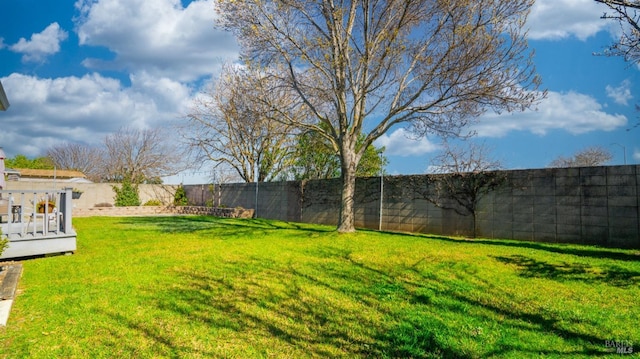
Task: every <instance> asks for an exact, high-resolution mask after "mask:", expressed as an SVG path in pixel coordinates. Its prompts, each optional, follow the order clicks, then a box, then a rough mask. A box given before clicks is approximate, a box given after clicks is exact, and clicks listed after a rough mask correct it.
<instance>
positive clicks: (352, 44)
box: [217, 0, 544, 232]
mask: <svg viewBox="0 0 640 359" xmlns="http://www.w3.org/2000/svg"><path fill="white" fill-rule="evenodd" d="M533 2H534V1H533V0H512V1H504V0H485V1H477V0H246V1H235V0H217V10H218V12H219V14H220V15H221V16H220V21H221V26H222V27H223V28H225V29H227V30H229V31H232V32H233V33H234V34H235V35H236V36H237V38H238V39H239V42H240V44H241V47H242V55H243V57H244V58H245V59H250V60H252V61H256V62H259V63H260V64H262V65H264V68H265V70H264V71H265V72H270V73H269V74H270V75H271V76H272V77H273V78H274V79H275V80H273V81H271V83H272V84H277V85H278V86H279V87H278V88H272V89H269V91H274V90H280V91H288V92H293V93H295V94H296V95H297V96H298V99H299V101H300V103H302V104H304V106H305V107H306V109H307V111H308V112H309V113H310V114H312V117H311V119H310V120H309V119H307V118H305V119H304V120H305V121H304V122H302V121H300V119H298V118H287V117H286V114H283V116H281V118H280V119H281V120H283V121H285V120H286V121H289V122H290V123H292V124H295V125H296V126H298V127H302V128H306V129H308V130H313V131H317V132H318V133H321V134H322V135H323V136H324V137H325V138H327V139H328V140H329V141H330V142H331V144H332V145H333V147H334V148H335V149H336V151H337V152H338V153H339V154H340V163H341V169H342V170H341V177H342V183H343V187H342V199H341V208H340V219H339V224H338V231H339V232H352V231H354V230H355V227H354V189H355V174H356V168H357V165H358V162H359V161H360V159H361V157H362V156H363V154H364V152H365V151H366V149H367V148H368V146H369V145H370V144H371V143H373V141H374V140H375V139H377V138H378V137H380V136H382V135H383V134H384V133H386V132H387V131H388V130H389V129H390V128H392V127H394V126H408V127H410V128H411V129H412V130H413V131H414V132H415V133H416V135H418V136H422V135H426V134H429V133H431V134H434V133H435V134H438V135H443V136H458V135H460V134H461V133H462V132H461V131H462V129H463V128H464V127H465V126H466V125H467V124H468V123H469V122H470V121H473V119H475V118H477V117H478V116H479V115H481V114H482V113H483V112H484V111H486V110H488V109H490V110H494V111H498V112H500V111H515V110H524V109H526V108H529V107H530V106H531V105H532V104H534V103H535V102H536V101H537V100H538V99H539V98H540V97H541V96H543V95H544V93H540V92H538V91H537V88H538V85H539V81H538V78H537V76H536V75H535V70H534V67H533V64H532V53H531V52H529V51H528V49H527V44H526V36H525V35H526V34H525V32H524V31H523V30H522V26H523V24H524V22H525V20H526V16H527V14H528V12H529V9H530V8H531V6H532V4H533ZM266 93H268V92H266ZM320 124H324V126H321V125H320ZM362 134H364V139H363V140H362V141H359V138H361V135H362Z"/></svg>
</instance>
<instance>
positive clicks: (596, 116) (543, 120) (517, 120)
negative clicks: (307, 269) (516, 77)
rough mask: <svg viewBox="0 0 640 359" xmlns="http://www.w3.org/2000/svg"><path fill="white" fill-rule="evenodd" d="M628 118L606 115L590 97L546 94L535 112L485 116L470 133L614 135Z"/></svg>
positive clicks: (481, 134)
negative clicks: (606, 133)
mask: <svg viewBox="0 0 640 359" xmlns="http://www.w3.org/2000/svg"><path fill="white" fill-rule="evenodd" d="M626 123H627V117H626V116H624V115H620V114H613V115H612V114H609V113H606V112H604V111H603V106H602V105H601V104H600V103H598V101H597V100H596V99H594V98H593V97H591V96H588V95H584V94H580V93H576V92H568V93H558V92H549V93H548V95H547V98H545V99H544V100H543V101H542V102H541V103H540V104H539V105H538V110H537V111H535V110H528V111H525V112H521V113H511V114H508V113H503V114H500V115H498V114H495V113H488V114H485V115H484V116H482V117H481V118H480V119H479V121H478V123H477V124H476V125H474V126H473V129H474V130H476V131H477V132H478V135H479V136H484V137H503V136H505V135H506V134H507V133H509V132H511V131H529V132H531V133H534V134H538V135H545V134H546V133H547V132H548V131H551V130H564V131H567V132H569V133H571V134H582V133H587V132H592V131H613V130H615V129H618V128H620V127H623V126H624V125H625V124H626Z"/></svg>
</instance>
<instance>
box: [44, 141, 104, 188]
mask: <svg viewBox="0 0 640 359" xmlns="http://www.w3.org/2000/svg"><path fill="white" fill-rule="evenodd" d="M103 155H104V151H103V149H102V148H99V147H93V146H89V145H85V144H80V143H68V142H65V143H62V144H58V145H55V146H52V147H50V148H49V149H48V150H47V155H46V156H47V157H48V158H50V159H51V161H52V162H53V164H54V165H55V166H56V168H58V169H64V170H74V171H80V172H82V173H84V174H85V175H86V176H87V178H88V179H90V180H91V181H94V182H99V181H100V180H101V174H102V172H103V171H102V168H101V165H102V163H103V162H104V161H103Z"/></svg>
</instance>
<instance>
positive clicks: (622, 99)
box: [605, 80, 633, 106]
mask: <svg viewBox="0 0 640 359" xmlns="http://www.w3.org/2000/svg"><path fill="white" fill-rule="evenodd" d="M605 91H606V92H607V96H608V97H609V98H611V99H613V101H614V102H615V103H617V104H620V105H625V106H627V105H628V104H629V100H631V99H632V98H633V95H631V81H629V80H624V81H622V83H620V86H618V87H613V86H610V85H607V87H606V88H605Z"/></svg>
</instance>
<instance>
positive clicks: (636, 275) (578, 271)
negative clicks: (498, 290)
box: [493, 255, 640, 287]
mask: <svg viewBox="0 0 640 359" xmlns="http://www.w3.org/2000/svg"><path fill="white" fill-rule="evenodd" d="M493 258H495V259H496V260H498V261H499V262H502V263H505V264H513V265H515V266H517V267H519V271H520V273H519V274H520V275H521V276H523V277H526V278H547V279H553V280H557V281H581V282H585V283H603V284H608V285H612V286H615V287H630V286H638V285H640V272H637V271H630V270H627V269H624V268H621V267H619V266H614V265H609V266H602V267H595V266H591V265H587V264H582V263H567V262H562V263H557V264H553V263H549V262H545V261H540V260H536V259H534V258H530V257H526V256H522V255H512V256H508V257H493Z"/></svg>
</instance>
